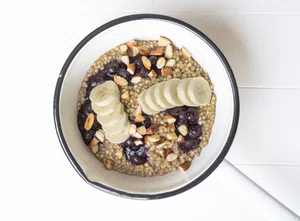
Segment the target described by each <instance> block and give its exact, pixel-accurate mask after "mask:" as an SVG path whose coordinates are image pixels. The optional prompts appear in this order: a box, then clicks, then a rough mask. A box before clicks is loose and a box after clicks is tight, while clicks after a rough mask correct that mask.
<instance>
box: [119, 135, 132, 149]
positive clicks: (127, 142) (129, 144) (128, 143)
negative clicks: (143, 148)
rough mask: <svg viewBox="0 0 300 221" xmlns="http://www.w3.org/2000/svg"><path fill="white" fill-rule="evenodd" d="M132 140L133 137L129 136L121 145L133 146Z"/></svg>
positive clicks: (125, 146)
mask: <svg viewBox="0 0 300 221" xmlns="http://www.w3.org/2000/svg"><path fill="white" fill-rule="evenodd" d="M134 140H135V138H134V137H129V138H128V139H127V140H126V141H124V142H123V143H121V146H122V147H123V148H132V147H134V146H135V144H134Z"/></svg>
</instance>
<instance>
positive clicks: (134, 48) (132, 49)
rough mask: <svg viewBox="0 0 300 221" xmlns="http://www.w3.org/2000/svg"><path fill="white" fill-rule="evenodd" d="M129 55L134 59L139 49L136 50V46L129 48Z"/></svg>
mask: <svg viewBox="0 0 300 221" xmlns="http://www.w3.org/2000/svg"><path fill="white" fill-rule="evenodd" d="M131 53H132V57H135V56H137V55H138V53H139V49H138V47H136V46H132V47H131Z"/></svg>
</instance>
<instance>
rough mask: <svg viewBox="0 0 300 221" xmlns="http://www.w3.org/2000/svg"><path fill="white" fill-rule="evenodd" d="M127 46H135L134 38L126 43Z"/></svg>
mask: <svg viewBox="0 0 300 221" xmlns="http://www.w3.org/2000/svg"><path fill="white" fill-rule="evenodd" d="M127 46H128V48H132V46H137V43H136V41H135V40H131V41H130V42H128V43H127Z"/></svg>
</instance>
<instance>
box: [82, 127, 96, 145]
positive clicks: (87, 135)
mask: <svg viewBox="0 0 300 221" xmlns="http://www.w3.org/2000/svg"><path fill="white" fill-rule="evenodd" d="M94 134H95V131H93V130H89V131H84V132H83V134H82V138H83V141H84V143H85V144H86V145H88V144H89V143H90V142H91V140H92V139H93V137H94Z"/></svg>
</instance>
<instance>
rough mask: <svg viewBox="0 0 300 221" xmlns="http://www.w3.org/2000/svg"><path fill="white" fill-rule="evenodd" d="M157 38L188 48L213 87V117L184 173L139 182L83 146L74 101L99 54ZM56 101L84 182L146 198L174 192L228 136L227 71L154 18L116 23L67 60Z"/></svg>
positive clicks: (192, 40)
mask: <svg viewBox="0 0 300 221" xmlns="http://www.w3.org/2000/svg"><path fill="white" fill-rule="evenodd" d="M160 35H163V36H166V37H168V38H170V39H171V40H172V42H173V43H174V44H175V45H176V46H177V47H179V48H180V47H182V46H185V47H186V48H187V49H189V50H190V51H191V52H192V54H193V57H194V59H196V60H197V61H198V63H199V64H200V65H201V66H202V67H203V68H204V70H205V71H206V72H208V73H209V75H210V78H211V80H212V82H213V84H214V85H215V93H216V94H217V103H216V105H217V107H216V111H217V113H216V119H215V124H214V127H213V131H212V135H211V138H210V141H209V145H208V146H207V147H206V148H205V149H204V150H203V151H202V153H201V155H200V157H197V158H195V159H194V161H193V164H192V166H191V168H190V169H189V170H188V171H187V172H185V173H183V172H181V171H176V172H172V173H170V174H167V175H165V176H158V177H151V178H142V177H134V176H128V175H123V174H120V173H118V172H115V171H110V170H107V169H105V168H104V166H103V165H102V163H101V162H100V161H98V160H97V159H96V158H95V157H94V155H93V154H92V153H91V151H90V150H89V149H88V148H87V147H86V146H85V145H84V143H83V141H82V138H81V135H80V133H79V130H78V128H77V122H76V113H77V111H76V102H77V95H78V90H79V87H80V84H81V81H82V78H83V76H84V74H85V73H86V72H87V70H88V69H89V67H90V66H91V64H92V63H93V62H94V61H95V60H96V59H97V58H98V57H99V55H101V54H103V53H105V52H106V51H107V50H109V49H111V48H113V47H115V46H116V45H118V44H121V43H123V42H127V41H129V40H132V39H145V40H153V39H158V38H159V36H160ZM59 102H60V109H59V113H60V121H61V127H62V132H63V136H64V138H65V140H66V143H67V146H68V148H69V149H70V152H71V153H72V155H73V156H74V158H75V160H76V161H77V163H78V164H79V165H80V167H81V168H82V170H83V171H84V173H85V175H86V176H87V177H88V178H89V180H91V181H94V182H99V183H101V184H103V185H106V186H109V187H111V188H114V189H117V190H121V191H126V192H129V193H139V194H150V195H151V194H158V193H163V192H168V191H172V190H176V189H178V188H180V187H182V186H184V185H186V184H188V183H190V182H192V181H193V180H194V179H196V178H197V177H199V176H200V175H201V174H203V173H204V172H205V171H206V170H207V169H208V168H209V167H210V165H211V164H212V163H213V162H214V161H215V160H216V159H217V157H218V155H219V153H220V152H221V150H222V148H223V147H224V146H225V143H226V140H227V138H228V136H229V131H230V129H231V125H232V121H233V106H234V103H233V93H232V88H231V83H230V80H229V78H228V73H227V72H226V69H225V66H224V65H223V63H222V61H221V60H220V58H219V57H218V55H217V54H216V53H215V52H214V50H213V49H212V48H211V47H210V46H208V45H207V44H206V43H205V41H204V40H203V39H201V38H199V36H197V35H196V34H195V33H193V32H192V31H190V30H189V29H187V28H186V27H183V26H181V25H178V24H176V23H172V22H170V21H164V20H157V19H143V20H135V21H130V22H125V23H121V24H118V25H115V26H113V27H111V28H108V29H106V30H105V31H103V32H101V33H99V34H98V35H97V36H95V37H94V38H92V39H91V40H90V41H89V42H88V43H87V44H86V45H85V46H84V47H83V48H82V49H81V50H80V51H79V53H78V54H77V55H76V56H75V58H74V59H73V61H72V62H71V64H70V66H69V68H68V70H67V72H66V75H65V77H64V81H63V84H62V88H61V96H60V101H59Z"/></svg>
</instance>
